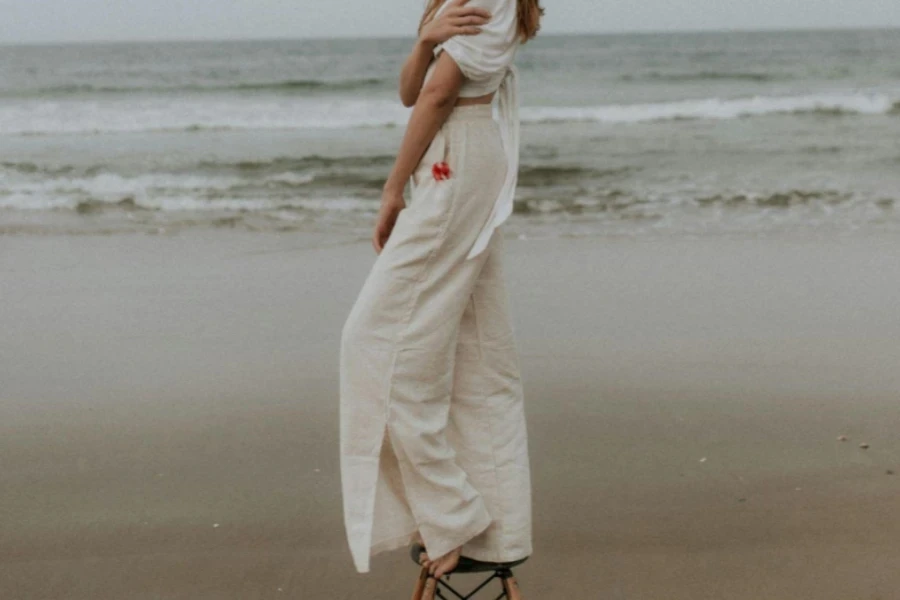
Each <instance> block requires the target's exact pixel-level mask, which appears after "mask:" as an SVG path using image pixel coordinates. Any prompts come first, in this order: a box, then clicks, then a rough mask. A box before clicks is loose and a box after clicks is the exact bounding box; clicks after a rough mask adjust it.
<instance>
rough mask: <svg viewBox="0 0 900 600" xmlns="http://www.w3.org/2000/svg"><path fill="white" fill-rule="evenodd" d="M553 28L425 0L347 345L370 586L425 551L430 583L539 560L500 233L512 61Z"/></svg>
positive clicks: (506, 200) (352, 477) (347, 395)
mask: <svg viewBox="0 0 900 600" xmlns="http://www.w3.org/2000/svg"><path fill="white" fill-rule="evenodd" d="M542 14H543V9H542V8H541V7H540V6H539V2H538V0H471V2H470V1H469V0H430V1H429V2H428V5H427V7H426V10H425V14H424V16H423V18H422V21H421V24H420V26H419V37H418V40H417V41H416V44H415V47H414V49H413V51H412V53H411V54H410V56H409V58H408V59H407V61H406V63H405V64H404V66H403V70H402V73H401V78H400V79H401V82H400V96H401V99H402V101H403V103H404V104H405V105H407V106H413V110H412V113H411V115H410V119H409V123H408V125H407V129H406V132H405V135H404V137H403V141H402V143H401V147H400V151H399V152H398V155H397V159H396V162H395V164H394V167H393V169H392V171H391V173H390V176H389V178H388V180H387V182H386V184H385V186H384V190H383V194H382V201H381V210H380V212H379V214H378V218H377V223H376V225H375V229H374V233H373V236H372V244H373V246H374V248H375V251H376V253H377V254H378V257H377V258H376V260H375V263H374V265H373V267H372V269H371V271H370V272H369V275H368V277H367V278H366V281H365V283H364V284H363V287H362V290H361V292H360V294H359V297H358V298H357V300H356V303H355V304H354V306H353V309H352V310H351V312H350V315H349V316H348V318H347V321H346V323H345V324H344V327H343V331H342V336H341V358H340V370H341V376H340V396H341V398H340V401H341V402H340V414H341V429H340V434H341V481H342V488H343V501H344V520H345V526H346V529H347V536H348V541H349V544H350V549H351V553H352V555H353V560H354V564H355V566H356V568H357V570H358V571H359V572H361V573H365V572H368V570H369V558H370V557H371V556H373V555H375V554H377V553H379V552H382V551H385V550H390V549H394V548H398V547H401V546H405V545H407V544H410V543H412V542H413V541H419V542H421V543H422V544H423V545H424V546H425V548H426V550H427V556H423V561H424V564H425V565H427V566H428V568H429V572H430V573H431V575H432V576H433V577H434V578H440V577H441V576H442V575H444V574H445V573H448V572H450V571H452V570H453V569H454V568H455V566H456V564H457V561H458V560H459V557H460V555H461V554H464V555H466V556H470V557H472V558H474V559H477V560H484V561H496V562H506V561H513V560H518V559H520V558H524V557H526V556H528V555H529V554H530V553H531V549H532V548H531V489H530V471H529V461H528V450H527V439H526V430H525V414H524V409H523V393H522V385H521V379H520V375H519V365H518V356H517V351H516V343H515V338H514V334H513V328H512V325H511V322H510V318H509V312H508V304H507V298H506V291H505V288H504V283H503V277H502V272H501V253H502V243H503V236H502V233H501V232H497V231H496V229H497V227H498V226H499V225H500V224H501V223H502V222H503V221H504V220H505V219H506V217H507V216H508V215H509V214H510V212H512V200H513V194H514V191H515V185H516V176H517V171H518V145H519V123H518V100H517V98H516V76H517V71H516V69H515V67H514V66H513V64H512V60H513V58H514V56H515V53H516V51H517V49H518V46H519V45H520V44H521V43H524V42H525V41H527V40H528V39H530V38H532V37H534V35H535V34H536V32H537V30H538V28H539V20H540V17H541V15H542ZM495 95H497V96H498V97H499V113H500V123H498V122H497V121H494V120H493V117H492V104H491V102H492V100H493V98H494V96H495ZM407 181H409V182H410V183H411V194H410V197H411V202H410V206H409V207H406V204H405V202H404V199H403V189H404V187H405V184H406V182H407Z"/></svg>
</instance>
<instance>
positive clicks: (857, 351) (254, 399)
mask: <svg viewBox="0 0 900 600" xmlns="http://www.w3.org/2000/svg"><path fill="white" fill-rule="evenodd" d="M506 248H507V261H508V270H507V273H508V287H509V291H510V294H511V297H512V303H513V312H514V318H515V322H516V328H517V332H518V335H519V345H520V351H521V354H522V366H523V374H524V377H525V386H526V395H527V401H528V418H529V431H530V436H531V437H530V440H531V456H532V465H533V472H534V523H535V531H534V533H535V554H534V556H533V557H532V559H531V560H530V561H529V562H528V563H526V565H524V566H523V567H521V568H520V569H519V570H518V575H519V578H520V581H521V584H522V588H523V591H524V592H525V594H526V598H529V599H530V600H537V599H542V600H556V599H561V600H562V599H569V598H590V599H593V598H598V599H601V598H602V599H610V600H624V599H642V600H643V599H654V600H655V599H660V600H682V599H684V600H687V599H690V600H702V599H722V600H800V599H807V598H809V599H816V600H831V599H834V600H838V599H840V600H850V599H853V600H856V599H859V600H863V599H865V600H875V599H881V600H889V599H892V598H898V597H900V595H898V594H900V592H898V590H900V541H898V540H900V511H898V509H900V305H898V300H900V241H898V240H897V239H892V238H890V237H889V236H884V237H869V238H862V237H832V238H831V239H815V238H811V237H798V236H782V237H779V238H770V239H767V240H757V239H724V238H716V239H694V240H689V239H681V240H676V239H653V240H651V239H645V240H638V241H636V240H630V239H598V238H593V239H592V238H582V239H555V240H549V239H548V240H540V239H534V240H514V239H510V240H509V243H508V244H507V247H506ZM373 259H374V254H373V253H372V251H371V248H370V247H369V246H368V244H367V243H366V242H348V241H346V240H340V239H335V238H329V237H324V236H323V237H321V238H319V237H315V236H312V235H309V234H303V235H297V234H276V233H271V234H253V233H244V232H239V231H225V230H220V231H199V230H198V231H189V232H184V233H179V234H172V235H161V236H143V235H122V236H94V237H47V238H40V237H9V236H7V237H2V238H0V302H2V310H0V332H2V338H0V598H2V599H3V600H38V599H40V600H44V599H48V600H49V599H60V600H62V599H67V600H69V599H71V600H104V599H116V600H132V599H133V600H150V599H165V600H169V599H179V600H181V599H184V600H230V599H234V600H251V599H281V598H285V599H287V598H292V599H300V598H302V599H311V600H319V599H328V600H331V599H344V598H347V599H350V598H384V599H396V598H406V597H408V595H409V592H410V590H411V587H412V583H413V580H414V577H415V568H414V566H413V565H412V563H411V562H409V560H408V559H407V558H406V556H404V554H403V553H402V552H397V553H393V554H387V555H381V556H379V557H377V558H376V559H375V560H374V561H373V572H372V573H371V574H369V575H365V576H363V575H358V574H356V573H355V571H353V567H352V563H351V560H350V555H349V552H348V550H347V548H346V545H345V541H344V536H343V528H342V521H341V512H340V511H341V508H340V507H341V504H340V493H339V492H340V486H339V473H338V461H337V457H338V455H337V370H336V369H337V356H338V341H339V337H340V328H341V325H342V323H343V319H344V318H345V316H346V314H347V312H348V311H349V310H350V306H351V304H352V302H353V300H354V298H355V296H356V293H357V292H358V290H359V288H360V286H361V285H362V280H363V278H364V276H365V273H366V271H367V269H368V268H369V267H370V265H371V263H372V260H373ZM841 434H844V435H847V436H848V438H849V440H848V441H846V442H841V441H838V439H837V437H838V435H841ZM861 442H867V443H869V444H870V447H869V449H868V450H863V449H860V448H859V447H858V444H860V443H861ZM704 459H705V460H704ZM888 470H893V471H894V472H896V473H898V474H897V475H889V474H888V473H887V471H888Z"/></svg>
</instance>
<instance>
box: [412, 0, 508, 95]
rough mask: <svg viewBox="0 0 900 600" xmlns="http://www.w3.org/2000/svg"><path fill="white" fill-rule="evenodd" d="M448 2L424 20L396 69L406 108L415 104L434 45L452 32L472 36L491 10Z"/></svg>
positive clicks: (464, 0)
mask: <svg viewBox="0 0 900 600" xmlns="http://www.w3.org/2000/svg"><path fill="white" fill-rule="evenodd" d="M447 1H448V2H451V5H450V6H448V7H447V10H446V11H445V12H444V13H443V14H441V15H440V16H439V17H437V18H435V19H430V20H428V21H426V22H425V23H424V24H423V25H422V27H421V29H420V31H419V37H418V39H417V40H416V43H415V45H414V46H413V49H412V51H411V52H410V53H409V56H408V57H407V58H406V61H405V62H404V63H403V68H402V69H401V70H400V101H401V102H403V106H406V107H410V106H413V105H414V104H415V103H416V100H417V99H418V97H419V93H420V90H421V89H422V82H423V81H425V73H426V71H427V70H428V65H430V64H431V61H432V59H433V56H434V48H435V46H437V45H438V44H440V43H443V42H445V41H447V40H448V39H450V38H451V37H452V36H454V35H476V34H477V33H479V32H480V31H481V27H480V26H481V25H484V24H485V23H487V22H488V20H489V19H490V17H491V13H490V12H488V11H486V10H485V9H483V8H478V7H468V6H465V4H466V3H467V2H469V0H447Z"/></svg>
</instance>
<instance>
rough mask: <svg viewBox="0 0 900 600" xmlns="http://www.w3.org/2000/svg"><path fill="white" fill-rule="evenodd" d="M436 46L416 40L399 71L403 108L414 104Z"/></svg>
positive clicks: (420, 39)
mask: <svg viewBox="0 0 900 600" xmlns="http://www.w3.org/2000/svg"><path fill="white" fill-rule="evenodd" d="M436 45H437V44H433V43H430V42H426V41H424V40H423V39H422V38H419V39H417V40H416V44H415V45H414V46H413V49H412V52H410V53H409V56H408V57H407V59H406V62H405V63H403V69H402V70H401V71H400V101H401V102H403V106H406V107H410V106H413V105H414V104H415V103H416V100H417V99H418V97H419V90H421V89H422V82H423V81H424V80H425V72H426V71H427V70H428V65H430V64H431V60H432V58H433V53H434V47H435V46H436Z"/></svg>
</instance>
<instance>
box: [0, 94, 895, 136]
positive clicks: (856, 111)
mask: <svg viewBox="0 0 900 600" xmlns="http://www.w3.org/2000/svg"><path fill="white" fill-rule="evenodd" d="M409 113H410V109H408V108H405V107H403V106H402V105H401V104H400V103H399V102H395V101H392V100H388V99H329V100H328V101H325V100H316V99H314V98H310V97H301V98H298V99H297V100H295V101H291V102H289V103H285V102H283V101H279V100H277V99H274V98H266V97H263V96H259V97H257V96H253V97H249V98H244V99H241V98H223V99H217V100H211V99H210V100H201V99H197V98H190V97H183V98H176V99H173V98H145V99H143V100H141V101H136V100H129V101H127V102H124V101H109V102H96V101H92V102H81V101H66V102H62V101H60V102H49V101H48V102H43V101H42V102H35V103H7V104H3V105H0V134H7V135H54V134H105V133H130V132H131V133H133V132H203V131H227V130H302V129H353V128H373V127H375V128H380V127H395V126H403V125H405V124H406V122H407V120H408V118H409ZM520 114H521V119H522V122H523V123H526V124H527V123H554V122H595V123H608V124H627V123H643V122H654V121H671V120H686V119H712V120H728V119H738V118H745V117H762V116H768V115H777V114H795V115H801V116H802V115H814V116H820V117H821V116H846V115H896V114H900V99H898V98H897V97H896V96H893V97H892V96H889V95H887V94H884V93H863V92H859V93H834V94H811V95H805V96H754V97H749V98H730V99H721V98H705V99H696V100H682V101H677V102H661V103H652V104H613V105H601V106H584V107H567V106H547V107H539V106H525V107H522V109H521V113H520Z"/></svg>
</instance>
